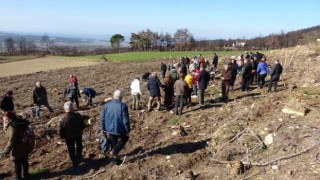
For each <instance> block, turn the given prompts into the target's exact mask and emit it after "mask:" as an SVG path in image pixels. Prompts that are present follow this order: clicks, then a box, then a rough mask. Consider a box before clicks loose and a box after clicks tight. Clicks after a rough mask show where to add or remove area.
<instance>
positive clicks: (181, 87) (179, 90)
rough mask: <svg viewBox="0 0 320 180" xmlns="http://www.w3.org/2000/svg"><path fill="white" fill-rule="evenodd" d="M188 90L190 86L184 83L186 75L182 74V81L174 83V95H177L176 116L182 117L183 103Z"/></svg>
mask: <svg viewBox="0 0 320 180" xmlns="http://www.w3.org/2000/svg"><path fill="white" fill-rule="evenodd" d="M187 90H188V84H187V83H186V82H185V81H184V75H183V74H180V79H179V80H178V81H176V82H175V83H174V93H175V95H176V104H175V108H174V110H175V114H176V115H180V116H181V115H182V109H183V103H184V100H185V96H186V93H187ZM178 107H179V111H178Z"/></svg>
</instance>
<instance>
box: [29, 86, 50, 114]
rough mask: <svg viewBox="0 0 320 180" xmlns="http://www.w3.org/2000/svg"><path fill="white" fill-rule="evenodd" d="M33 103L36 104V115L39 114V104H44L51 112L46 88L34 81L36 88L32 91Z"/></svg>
mask: <svg viewBox="0 0 320 180" xmlns="http://www.w3.org/2000/svg"><path fill="white" fill-rule="evenodd" d="M33 103H34V104H35V105H36V117H39V116H40V106H41V105H44V106H46V107H47V109H48V111H49V112H53V110H52V108H51V107H50V105H49V102H48V96H47V90H46V88H45V87H43V86H42V84H41V82H37V83H36V88H35V89H34V91H33Z"/></svg>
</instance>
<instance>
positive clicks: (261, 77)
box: [257, 59, 270, 89]
mask: <svg viewBox="0 0 320 180" xmlns="http://www.w3.org/2000/svg"><path fill="white" fill-rule="evenodd" d="M257 74H258V86H259V87H260V89H262V88H263V86H264V85H265V78H266V77H267V74H270V71H269V68H268V65H267V63H266V62H265V60H264V59H262V60H261V61H260V62H259V64H258V68H257Z"/></svg>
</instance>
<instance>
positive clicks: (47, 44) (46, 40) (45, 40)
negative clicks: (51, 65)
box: [42, 33, 50, 52]
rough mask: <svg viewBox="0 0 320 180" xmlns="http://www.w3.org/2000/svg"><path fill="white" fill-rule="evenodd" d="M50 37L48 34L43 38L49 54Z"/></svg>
mask: <svg viewBox="0 0 320 180" xmlns="http://www.w3.org/2000/svg"><path fill="white" fill-rule="evenodd" d="M49 39H50V37H49V35H47V34H46V33H44V35H43V36H42V42H43V43H45V46H46V49H47V52H49Z"/></svg>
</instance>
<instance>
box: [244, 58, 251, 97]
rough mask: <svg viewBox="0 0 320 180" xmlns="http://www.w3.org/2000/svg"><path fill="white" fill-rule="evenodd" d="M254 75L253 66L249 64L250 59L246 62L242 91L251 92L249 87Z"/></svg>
mask: <svg viewBox="0 0 320 180" xmlns="http://www.w3.org/2000/svg"><path fill="white" fill-rule="evenodd" d="M251 75H252V66H251V63H250V62H249V59H245V60H244V65H243V69H242V75H241V76H242V82H241V90H242V91H249V85H250V80H251Z"/></svg>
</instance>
